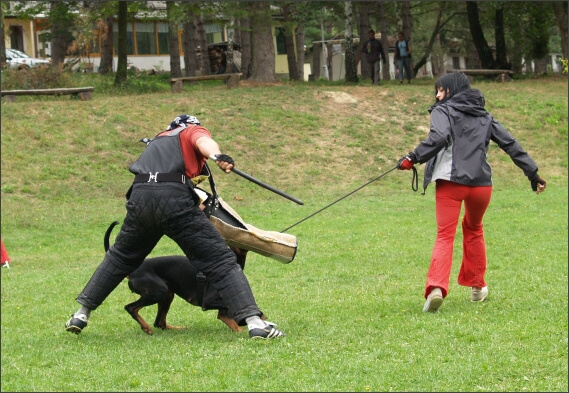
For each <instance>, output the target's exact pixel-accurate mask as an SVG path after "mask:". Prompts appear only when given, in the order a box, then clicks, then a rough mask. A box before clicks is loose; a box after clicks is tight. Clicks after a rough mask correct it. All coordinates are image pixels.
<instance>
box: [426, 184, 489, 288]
mask: <svg viewBox="0 0 569 393" xmlns="http://www.w3.org/2000/svg"><path fill="white" fill-rule="evenodd" d="M491 198H492V186H484V187H470V186H465V185H462V184H458V183H454V182H450V181H446V180H437V185H436V217H437V239H436V240H435V246H434V247H433V254H432V257H431V266H430V267H429V272H428V273H427V284H426V286H425V298H427V296H428V295H429V293H431V290H432V289H433V288H434V287H439V288H441V291H442V293H443V297H445V296H446V295H447V293H448V287H449V279H450V273H451V268H452V253H453V248H454V237H455V234H456V227H457V225H458V218H459V216H460V210H461V208H462V202H464V209H465V211H464V217H463V219H462V235H463V240H462V265H461V266H460V272H459V274H458V284H459V285H463V286H466V287H485V286H486V281H484V274H485V273H486V243H485V242H484V228H483V225H482V219H483V218H484V213H485V212H486V209H487V208H488V205H489V204H490V199H491Z"/></svg>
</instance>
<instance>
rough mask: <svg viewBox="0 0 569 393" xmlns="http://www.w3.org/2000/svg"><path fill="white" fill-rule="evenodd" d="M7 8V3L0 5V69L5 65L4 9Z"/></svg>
mask: <svg viewBox="0 0 569 393" xmlns="http://www.w3.org/2000/svg"><path fill="white" fill-rule="evenodd" d="M5 7H6V8H7V7H8V5H7V3H4V2H2V3H0V68H3V67H4V65H5V64H6V41H4V12H5V10H4V8H5Z"/></svg>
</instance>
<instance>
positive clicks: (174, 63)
mask: <svg viewBox="0 0 569 393" xmlns="http://www.w3.org/2000/svg"><path fill="white" fill-rule="evenodd" d="M166 14H167V19H168V42H169V46H170V78H179V77H181V76H182V68H181V65H180V47H179V41H178V24H179V22H178V21H179V19H180V18H179V12H178V9H177V8H176V4H175V3H174V2H173V1H167V2H166Z"/></svg>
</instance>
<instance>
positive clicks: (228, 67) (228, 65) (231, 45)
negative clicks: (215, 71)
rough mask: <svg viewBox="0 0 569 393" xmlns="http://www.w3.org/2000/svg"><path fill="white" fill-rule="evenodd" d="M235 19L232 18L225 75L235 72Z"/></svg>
mask: <svg viewBox="0 0 569 393" xmlns="http://www.w3.org/2000/svg"><path fill="white" fill-rule="evenodd" d="M234 26H235V19H234V18H231V27H232V28H231V30H230V31H229V34H228V37H227V51H226V52H225V73H226V74H232V73H234V72H235V69H234V67H233V58H234V54H235V36H234V34H233V32H234V31H235V28H234Z"/></svg>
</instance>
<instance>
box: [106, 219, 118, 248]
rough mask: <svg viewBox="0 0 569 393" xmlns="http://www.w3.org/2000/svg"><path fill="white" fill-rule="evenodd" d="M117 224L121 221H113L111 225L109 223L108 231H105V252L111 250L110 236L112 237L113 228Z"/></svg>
mask: <svg viewBox="0 0 569 393" xmlns="http://www.w3.org/2000/svg"><path fill="white" fill-rule="evenodd" d="M117 225H119V222H118V221H113V222H112V223H111V225H109V228H108V229H107V232H105V240H104V245H105V252H107V251H108V250H109V238H110V237H111V232H112V231H113V228H114V227H115V226H117Z"/></svg>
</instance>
